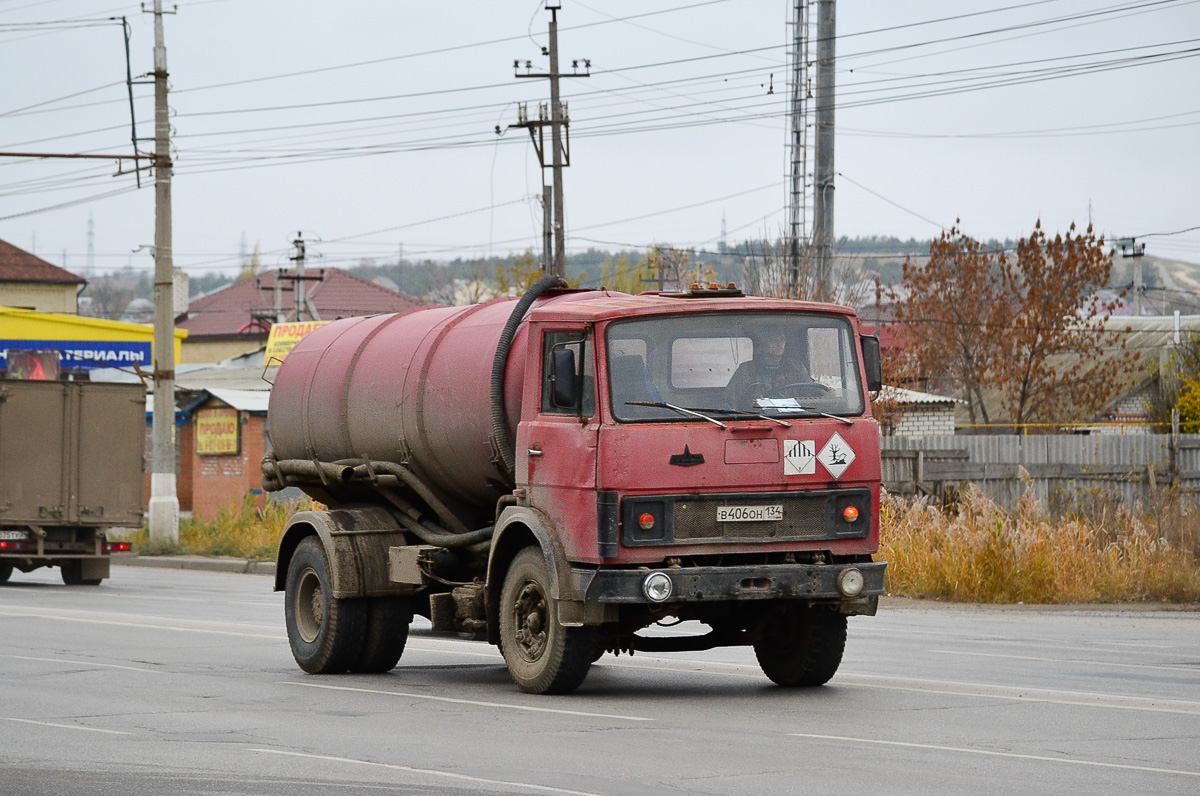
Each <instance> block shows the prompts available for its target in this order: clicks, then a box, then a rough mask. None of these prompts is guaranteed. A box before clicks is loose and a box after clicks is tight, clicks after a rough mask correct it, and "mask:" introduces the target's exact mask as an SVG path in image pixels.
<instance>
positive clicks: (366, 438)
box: [268, 292, 605, 506]
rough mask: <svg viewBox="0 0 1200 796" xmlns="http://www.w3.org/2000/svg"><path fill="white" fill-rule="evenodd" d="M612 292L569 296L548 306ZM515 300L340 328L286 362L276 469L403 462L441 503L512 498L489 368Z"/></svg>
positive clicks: (510, 421)
mask: <svg viewBox="0 0 1200 796" xmlns="http://www.w3.org/2000/svg"><path fill="white" fill-rule="evenodd" d="M595 295H600V296H603V295H605V294H604V293H602V292H601V293H592V292H586V293H583V292H579V293H576V292H568V293H563V294H557V295H550V296H544V297H542V298H539V299H538V300H537V301H536V302H535V304H534V306H535V307H537V306H543V305H545V304H546V303H548V302H557V301H576V300H581V299H582V300H586V299H587V298H591V297H592V296H595ZM516 301H517V300H516V299H508V298H505V299H497V300H495V301H491V302H488V303H486V304H476V305H471V306H467V307H421V308H418V309H414V310H409V311H408V312H403V313H397V314H391V315H373V316H368V317H359V318H345V319H342V320H338V321H334V322H333V323H330V324H328V325H326V326H322V327H321V328H319V329H317V330H316V331H313V332H311V333H310V334H309V335H308V336H306V337H305V338H304V339H303V340H301V341H300V343H299V344H298V345H297V346H296V347H295V348H294V349H293V350H292V351H291V353H289V354H288V356H287V358H286V359H285V360H284V362H283V364H282V365H281V366H280V368H279V373H278V374H277V376H276V378H275V382H274V385H273V387H272V389H271V400H270V405H269V409H268V425H269V432H268V433H269V436H270V440H271V444H272V446H273V449H274V452H275V455H276V457H277V458H278V459H279V460H281V461H282V460H285V459H305V460H308V461H312V460H313V459H314V458H315V459H319V460H320V461H322V462H336V461H340V460H344V459H359V460H362V459H364V458H367V459H371V460H382V461H388V462H395V463H398V464H405V465H407V466H409V467H410V468H411V469H413V470H414V471H415V472H416V473H417V474H418V475H419V476H420V477H421V478H422V479H423V480H424V481H425V482H426V483H428V484H429V485H430V486H432V487H433V488H434V489H436V490H437V491H439V492H441V493H442V495H443V496H444V497H446V498H450V499H456V500H461V501H466V502H467V503H470V504H473V505H477V506H490V505H492V504H494V502H495V500H496V498H497V497H499V496H500V495H502V494H504V493H506V492H508V491H509V487H508V486H507V485H506V479H505V477H504V475H503V471H502V470H501V469H500V465H499V464H497V461H498V456H497V454H496V451H495V449H494V445H495V443H494V442H493V440H492V436H493V434H492V426H491V401H490V398H489V395H490V386H491V374H492V359H493V357H494V356H495V353H496V347H497V345H498V344H499V341H500V337H501V334H502V332H503V329H504V325H505V323H506V322H507V321H508V319H509V316H510V315H511V314H512V312H513V309H514V308H515V306H516ZM526 339H527V326H526V324H524V323H523V324H521V326H520V327H519V329H518V331H517V334H516V336H515V337H514V339H513V342H512V346H511V349H510V351H509V354H508V363H507V368H506V370H505V377H504V405H505V419H506V422H507V425H508V431H509V439H513V438H514V437H515V432H516V426H517V422H518V420H519V418H520V414H521V396H522V390H523V385H524V383H525V377H526V371H527V370H528V371H530V373H531V375H532V377H533V378H536V377H537V376H536V373H537V371H538V368H537V363H532V367H530V366H529V364H530V363H527V362H526V348H527V344H526Z"/></svg>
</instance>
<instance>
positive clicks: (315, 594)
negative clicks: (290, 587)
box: [295, 569, 325, 644]
mask: <svg viewBox="0 0 1200 796" xmlns="http://www.w3.org/2000/svg"><path fill="white" fill-rule="evenodd" d="M295 608H296V630H297V632H299V633H300V638H302V639H304V641H305V643H307V644H311V643H313V642H314V641H316V640H317V636H319V635H320V634H321V626H322V625H323V624H324V623H325V592H324V591H323V590H322V589H321V579H320V578H319V577H317V573H316V572H314V571H313V570H311V569H306V570H304V572H303V573H302V574H301V575H300V585H299V587H298V588H297V589H296V605H295Z"/></svg>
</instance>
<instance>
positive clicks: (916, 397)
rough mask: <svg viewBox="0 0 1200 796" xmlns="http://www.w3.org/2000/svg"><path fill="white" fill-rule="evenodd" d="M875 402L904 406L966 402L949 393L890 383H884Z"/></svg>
mask: <svg viewBox="0 0 1200 796" xmlns="http://www.w3.org/2000/svg"><path fill="white" fill-rule="evenodd" d="M875 402H876V403H880V402H883V403H895V404H900V405H903V406H908V405H915V404H927V405H936V404H943V405H946V406H954V405H955V404H965V403H966V401H964V400H962V399H961V398H951V397H950V396H948V395H934V394H933V393H929V392H919V391H918V390H907V389H905V388H904V387H892V386H889V385H884V388H883V389H882V390H880V391H879V397H878V398H876V399H875Z"/></svg>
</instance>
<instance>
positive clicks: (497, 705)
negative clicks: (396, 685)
mask: <svg viewBox="0 0 1200 796" xmlns="http://www.w3.org/2000/svg"><path fill="white" fill-rule="evenodd" d="M279 685H294V686H298V687H300V688H323V689H325V690H327V691H353V692H356V693H359V694H383V695H384V696H394V697H403V698H405V699H427V700H429V701H431V702H450V703H452V704H456V705H475V706H476V707H485V708H506V709H508V710H523V711H527V712H530V713H560V714H562V715H564V716H587V717H589V718H596V719H622V720H624V721H654V719H648V718H645V717H644V716H621V715H618V714H614V713H588V712H586V711H582V710H561V709H558V708H535V707H532V706H529V705H513V704H511V703H508V702H482V701H479V700H474V699H454V698H453V697H443V696H430V695H427V694H412V693H407V692H404V691H385V690H382V689H377V688H353V687H351V686H345V685H323V684H321V683H297V682H296V681H294V680H281V681H279Z"/></svg>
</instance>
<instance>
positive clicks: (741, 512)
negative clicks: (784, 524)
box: [717, 505, 783, 522]
mask: <svg viewBox="0 0 1200 796" xmlns="http://www.w3.org/2000/svg"><path fill="white" fill-rule="evenodd" d="M782 519H783V506H782V505H778V506H717V522H779V521H780V520H782Z"/></svg>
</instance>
